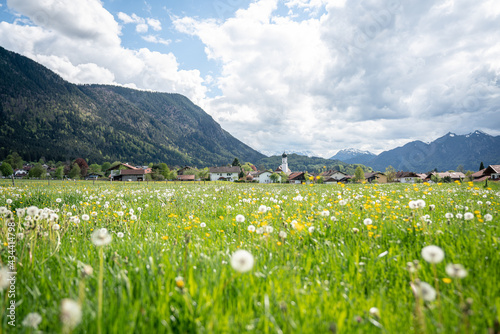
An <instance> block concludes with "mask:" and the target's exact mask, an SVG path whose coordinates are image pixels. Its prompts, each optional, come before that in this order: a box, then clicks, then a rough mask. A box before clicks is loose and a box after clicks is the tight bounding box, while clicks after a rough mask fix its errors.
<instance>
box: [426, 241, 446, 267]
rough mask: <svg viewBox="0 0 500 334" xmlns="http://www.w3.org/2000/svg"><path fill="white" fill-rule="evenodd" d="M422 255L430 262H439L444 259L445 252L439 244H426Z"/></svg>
mask: <svg viewBox="0 0 500 334" xmlns="http://www.w3.org/2000/svg"><path fill="white" fill-rule="evenodd" d="M422 257H423V258H424V260H425V261H427V262H429V263H439V262H441V261H443V259H444V252H443V250H442V249H441V248H439V247H438V246H434V245H432V246H426V247H424V248H422Z"/></svg>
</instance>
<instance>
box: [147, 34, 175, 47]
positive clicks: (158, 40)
mask: <svg viewBox="0 0 500 334" xmlns="http://www.w3.org/2000/svg"><path fill="white" fill-rule="evenodd" d="M142 39H143V40H145V41H146V42H150V43H156V44H163V45H169V44H170V43H172V40H170V39H163V38H161V37H158V36H155V35H146V36H142Z"/></svg>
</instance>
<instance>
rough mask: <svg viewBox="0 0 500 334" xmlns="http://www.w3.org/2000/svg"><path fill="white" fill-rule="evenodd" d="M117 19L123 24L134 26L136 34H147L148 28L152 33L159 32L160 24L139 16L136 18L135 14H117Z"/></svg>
mask: <svg viewBox="0 0 500 334" xmlns="http://www.w3.org/2000/svg"><path fill="white" fill-rule="evenodd" d="M118 18H119V19H120V20H121V21H122V22H123V23H124V24H135V25H136V26H135V31H137V32H138V33H146V32H148V29H149V27H151V28H152V29H153V30H154V31H160V30H161V22H160V21H159V20H157V19H153V18H150V17H148V18H142V17H140V16H137V14H135V13H132V15H128V14H126V13H123V12H119V13H118Z"/></svg>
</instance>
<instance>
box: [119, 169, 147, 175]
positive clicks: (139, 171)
mask: <svg viewBox="0 0 500 334" xmlns="http://www.w3.org/2000/svg"><path fill="white" fill-rule="evenodd" d="M144 174H146V171H145V170H144V169H122V170H120V175H144Z"/></svg>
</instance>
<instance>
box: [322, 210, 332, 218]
mask: <svg viewBox="0 0 500 334" xmlns="http://www.w3.org/2000/svg"><path fill="white" fill-rule="evenodd" d="M329 215H330V211H328V210H323V211H321V216H322V217H328V216H329Z"/></svg>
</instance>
